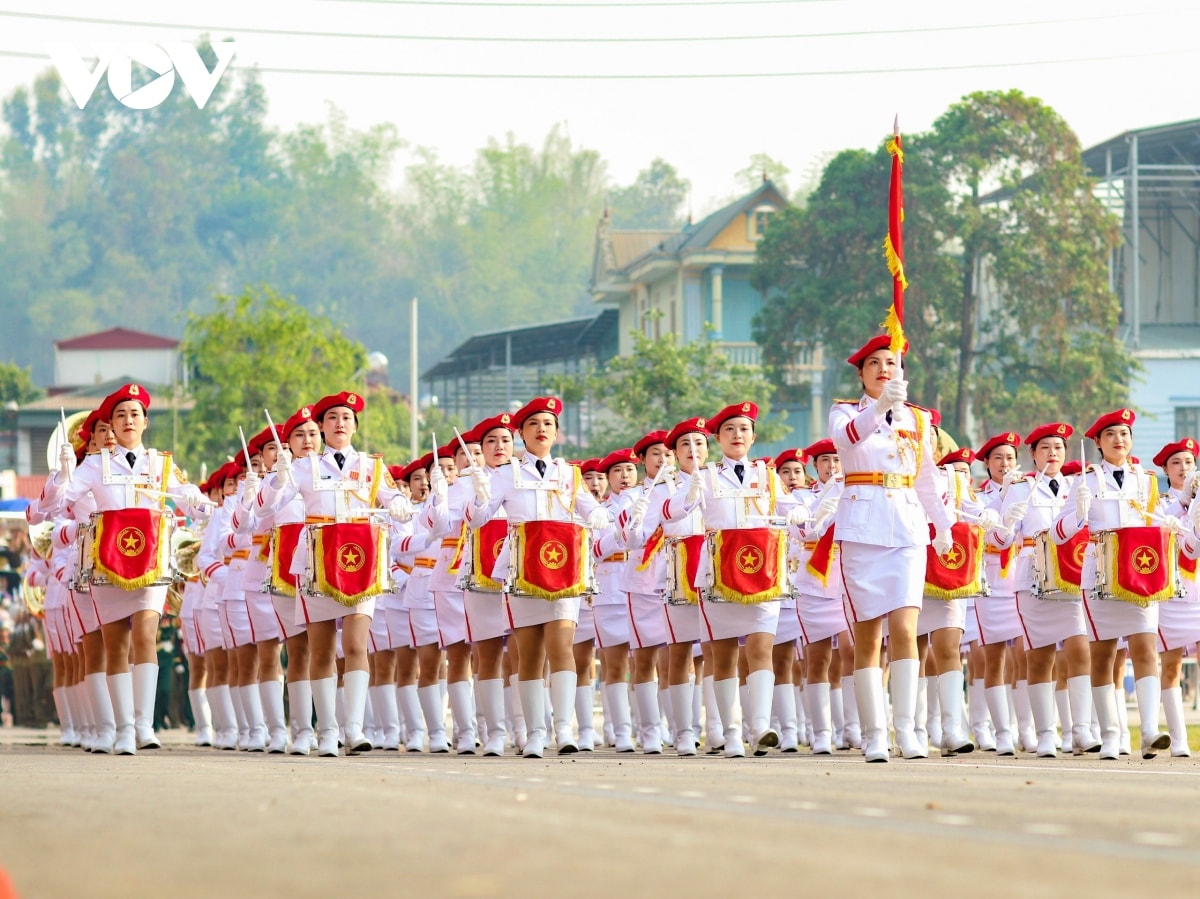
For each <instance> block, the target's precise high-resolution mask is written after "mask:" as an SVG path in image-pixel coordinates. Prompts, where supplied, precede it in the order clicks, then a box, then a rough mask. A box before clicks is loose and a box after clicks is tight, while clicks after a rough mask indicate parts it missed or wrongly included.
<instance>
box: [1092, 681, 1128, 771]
mask: <svg viewBox="0 0 1200 899" xmlns="http://www.w3.org/2000/svg"><path fill="white" fill-rule="evenodd" d="M1092 709H1093V711H1094V712H1095V713H1096V718H1097V720H1098V721H1099V723H1100V758H1102V759H1117V758H1120V757H1121V723H1120V721H1119V720H1118V718H1117V697H1116V692H1115V690H1114V689H1113V685H1112V684H1104V685H1103V686H1100V687H1092Z"/></svg>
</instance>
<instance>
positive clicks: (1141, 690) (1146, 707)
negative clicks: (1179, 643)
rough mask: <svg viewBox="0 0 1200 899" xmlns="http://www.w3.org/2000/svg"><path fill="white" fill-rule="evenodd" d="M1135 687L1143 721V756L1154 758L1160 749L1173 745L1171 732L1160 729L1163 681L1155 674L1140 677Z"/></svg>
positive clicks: (1139, 715) (1139, 713) (1139, 714)
mask: <svg viewBox="0 0 1200 899" xmlns="http://www.w3.org/2000/svg"><path fill="white" fill-rule="evenodd" d="M1133 689H1134V692H1135V694H1136V695H1137V705H1138V717H1139V718H1140V719H1141V722H1142V758H1144V759H1152V758H1154V756H1155V755H1157V754H1158V751H1159V750H1160V749H1167V748H1169V747H1170V745H1171V736H1170V734H1164V733H1163V732H1162V731H1160V730H1159V729H1158V704H1159V701H1160V700H1161V699H1162V682H1161V681H1160V680H1159V679H1158V677H1157V676H1155V675H1151V676H1148V677H1139V678H1138V679H1137V682H1136V683H1134V685H1133Z"/></svg>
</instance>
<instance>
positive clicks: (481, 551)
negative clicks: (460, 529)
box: [455, 518, 508, 593]
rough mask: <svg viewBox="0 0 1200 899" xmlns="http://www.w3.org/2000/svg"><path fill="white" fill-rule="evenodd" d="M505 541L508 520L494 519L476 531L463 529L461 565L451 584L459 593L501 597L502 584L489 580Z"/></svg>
mask: <svg viewBox="0 0 1200 899" xmlns="http://www.w3.org/2000/svg"><path fill="white" fill-rule="evenodd" d="M507 538H508V520H507V519H504V518H494V519H492V520H491V521H489V522H487V523H486V524H484V525H483V526H482V527H479V528H467V536H466V543H465V545H464V546H463V550H462V563H461V565H460V567H459V570H458V580H457V581H456V582H455V583H456V586H457V587H458V589H460V590H470V591H471V592H472V593H503V592H504V583H503V582H502V581H497V580H493V579H492V576H491V575H492V572H493V571H495V570H496V560H497V559H498V558H499V557H500V551H501V550H502V549H504V541H505V540H506V539H507Z"/></svg>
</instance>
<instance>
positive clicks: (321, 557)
mask: <svg viewBox="0 0 1200 899" xmlns="http://www.w3.org/2000/svg"><path fill="white" fill-rule="evenodd" d="M306 533H307V534H308V565H307V566H306V568H305V572H304V592H305V594H307V595H309V596H324V597H327V598H328V599H332V600H334V601H336V602H338V603H340V604H341V605H344V606H346V607H348V608H352V607H354V606H356V605H358V604H359V603H360V602H362V601H363V600H365V599H369V598H370V597H372V596H378V595H379V594H380V593H385V592H388V591H390V590H391V589H392V583H391V579H392V571H391V566H390V565H389V564H388V553H387V531H386V530H385V529H384V528H382V527H380V526H379V525H377V524H373V523H371V522H369V521H350V522H335V523H330V524H310V525H308V526H307V531H306Z"/></svg>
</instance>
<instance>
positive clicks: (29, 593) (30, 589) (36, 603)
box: [21, 575, 46, 618]
mask: <svg viewBox="0 0 1200 899" xmlns="http://www.w3.org/2000/svg"><path fill="white" fill-rule="evenodd" d="M21 595H22V596H24V597H25V608H26V609H28V610H29V614H30V615H32V616H33V617H34V618H42V617H44V616H45V614H46V588H45V587H41V586H38V587H35V586H34V585H33V584H31V583H29V575H25V577H24V578H23V579H22V580H21Z"/></svg>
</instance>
